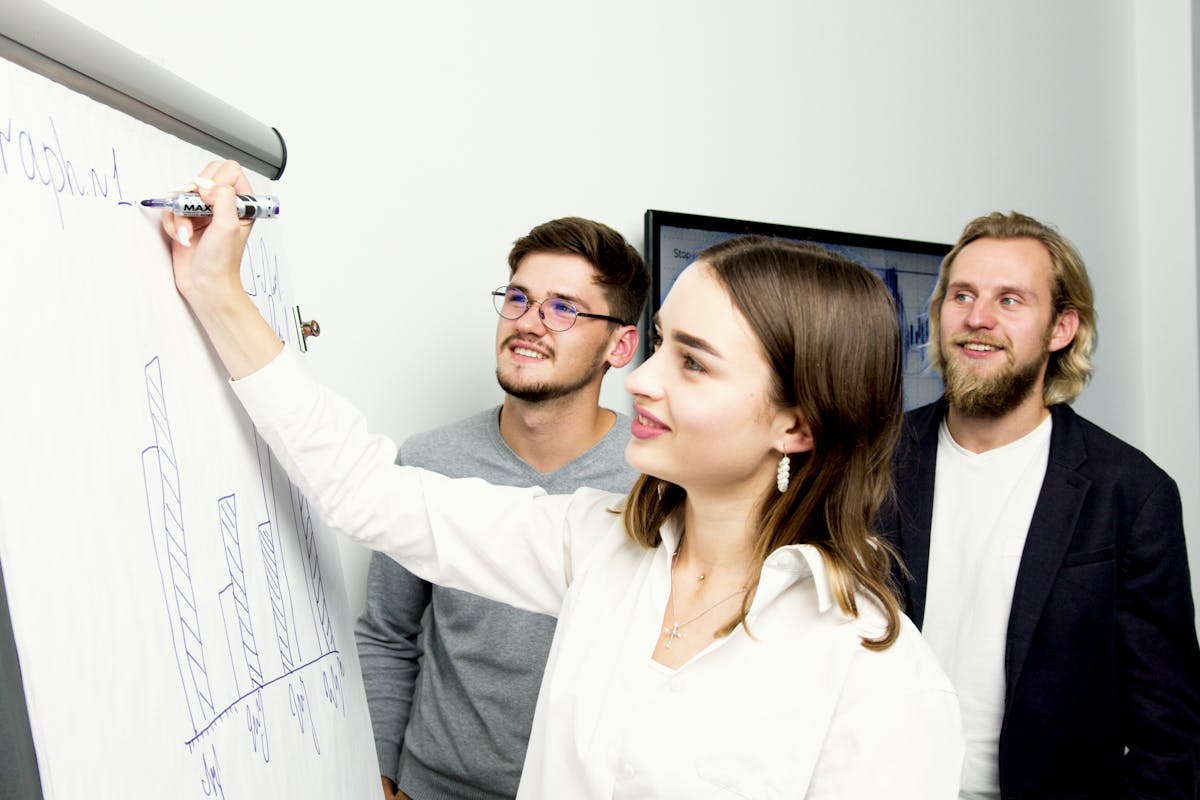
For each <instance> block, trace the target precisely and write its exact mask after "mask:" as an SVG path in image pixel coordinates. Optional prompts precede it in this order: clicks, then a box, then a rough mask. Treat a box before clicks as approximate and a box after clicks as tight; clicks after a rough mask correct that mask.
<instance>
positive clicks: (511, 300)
mask: <svg viewBox="0 0 1200 800" xmlns="http://www.w3.org/2000/svg"><path fill="white" fill-rule="evenodd" d="M492 301H493V302H494V303H495V304H496V311H497V312H498V313H499V314H500V316H502V317H504V318H505V319H517V318H518V317H520V316H521V315H522V314H524V313H525V309H527V308H529V301H528V300H527V299H526V297H525V293H524V292H521V291H519V290H517V289H505V288H501V289H497V290H496V291H494V292H492Z"/></svg>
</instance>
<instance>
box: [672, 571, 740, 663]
mask: <svg viewBox="0 0 1200 800" xmlns="http://www.w3.org/2000/svg"><path fill="white" fill-rule="evenodd" d="M678 560H679V551H678V550H676V551H675V552H674V554H672V556H671V598H670V601H669V602H670V606H671V627H669V628H663V633H665V634H666V635H667V642H666V644H665V645H664V646H665V647H666V648H667V649H668V650H670V649H671V642H672V641H674V640H675V639H682V638H683V634H682V633H680V632H679V629H680V628H682V627H683V626H684V625H691V624H692V623H693V622H695V621H696V620H698V619H700V618H701V617H703V616H704V615H705V614H707V613H708V612H710V611H712V610H713V609H714V608H716V607H717V606H719V605H721V604H722V603H727V602H729V601H730V600H732V599H733V598H735V597H737V596H738V595H739V594H745V593H746V587H745V586H743V587H741V588H739V589H738V590H737V591H735V592H734V593H733V594H729V595H726V596H725V597H722V598H721V599H720V600H718V601H717V602H715V603H713V604H712V605H711V606H709V607H708V608H706V609H704V610H703V611H701V612H700V613H699V614H697V615H696V616H694V617H692V618H691V619H686V620H684V621H683V622H680V621H679V620H678V619H677V618H676V617H675V562H676V561H678ZM700 580H704V577H703V576H701V578H700Z"/></svg>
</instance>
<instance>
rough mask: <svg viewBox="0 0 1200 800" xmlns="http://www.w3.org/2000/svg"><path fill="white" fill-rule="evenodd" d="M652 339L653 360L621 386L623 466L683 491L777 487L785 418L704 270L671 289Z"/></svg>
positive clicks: (732, 312) (740, 326) (696, 269)
mask: <svg viewBox="0 0 1200 800" xmlns="http://www.w3.org/2000/svg"><path fill="white" fill-rule="evenodd" d="M654 336H655V342H656V346H655V351H654V354H653V355H652V356H651V357H650V358H649V359H647V360H646V362H645V363H643V364H642V365H641V366H639V367H638V368H637V369H636V370H634V371H633V372H632V373H631V374H630V375H629V377H628V378H627V379H626V381H625V388H626V389H627V390H628V391H629V393H630V394H631V395H633V404H634V422H633V425H632V431H633V438H632V439H631V440H630V443H629V445H628V447H627V449H626V457H627V458H628V460H629V463H630V464H632V465H633V466H634V468H636V469H638V470H640V471H642V472H645V473H647V474H649V475H653V476H655V477H658V478H662V479H664V480H667V481H670V482H672V483H675V484H678V485H679V486H682V487H683V488H685V489H687V490H688V492H689V493H692V492H695V491H697V490H704V491H707V492H712V491H717V492H720V493H735V494H738V495H742V493H743V492H746V491H750V492H753V493H761V492H762V491H765V490H766V489H767V488H768V487H771V486H773V485H774V476H775V469H776V464H777V462H778V459H779V452H778V448H779V447H780V443H781V438H780V432H781V430H783V429H786V427H787V426H788V424H789V423H788V421H787V419H786V418H787V416H788V415H787V414H786V413H785V412H784V411H783V410H781V409H778V408H777V407H776V405H775V403H774V402H773V401H772V400H771V397H770V387H771V380H772V375H771V371H770V367H769V366H768V364H767V361H766V358H765V357H764V355H763V352H762V347H761V345H760V344H759V342H758V340H757V338H756V337H755V335H754V333H753V332H752V330H751V328H750V326H749V325H748V324H747V322H746V319H745V317H744V316H743V315H742V313H741V312H740V311H739V310H738V309H737V308H736V307H735V306H734V304H733V301H732V299H731V298H730V296H729V294H728V292H727V291H726V290H725V288H724V286H722V285H721V284H720V283H719V282H718V280H717V279H716V278H715V277H714V276H713V274H712V271H711V269H710V268H709V267H708V266H707V265H706V264H705V263H704V262H702V261H698V262H696V263H694V264H692V265H691V266H689V267H688V268H687V269H685V270H684V271H683V273H682V274H681V275H680V276H679V278H678V279H677V280H676V281H675V284H674V286H672V288H671V291H670V293H669V294H668V295H667V298H666V300H665V301H664V302H663V305H662V308H661V310H660V311H659V313H658V315H657V318H656V320H655V333H654ZM781 425H782V426H783V427H782V428H781V427H780V426H781Z"/></svg>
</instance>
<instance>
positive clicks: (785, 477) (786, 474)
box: [775, 453, 792, 494]
mask: <svg viewBox="0 0 1200 800" xmlns="http://www.w3.org/2000/svg"><path fill="white" fill-rule="evenodd" d="M791 480H792V460H791V459H790V458H788V454H787V453H784V454H783V458H781V459H779V469H777V470H776V471H775V485H776V486H778V487H779V493H780V494H783V493H784V492H786V491H787V488H788V483H789V482H791Z"/></svg>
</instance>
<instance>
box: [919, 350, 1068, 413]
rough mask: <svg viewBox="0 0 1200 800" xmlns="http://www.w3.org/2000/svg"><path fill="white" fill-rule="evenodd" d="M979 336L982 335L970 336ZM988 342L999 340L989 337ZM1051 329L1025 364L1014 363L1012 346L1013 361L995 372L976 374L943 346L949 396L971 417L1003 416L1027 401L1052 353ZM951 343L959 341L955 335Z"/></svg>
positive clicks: (942, 367)
mask: <svg viewBox="0 0 1200 800" xmlns="http://www.w3.org/2000/svg"><path fill="white" fill-rule="evenodd" d="M969 338H970V339H972V340H979V338H980V337H978V336H971V337H969ZM983 341H984V343H986V344H993V345H995V344H997V343H996V342H994V341H989V340H987V339H984V340H983ZM1049 344H1050V330H1049V329H1047V331H1046V337H1045V341H1044V342H1043V344H1042V352H1041V353H1040V354H1039V355H1038V356H1036V357H1034V358H1031V359H1030V360H1029V361H1026V362H1025V363H1023V364H1013V363H1011V353H1012V350H1011V349H1007V348H1006V349H1005V352H1006V354H1008V356H1009V359H1010V363H1008V364H1007V365H1005V367H1004V368H1003V369H1001V370H1000V371H998V372H996V373H995V374H993V375H976V374H974V373H973V372H972V371H971V370H970V369H968V368H966V367H964V366H963V364H962V363H961V362H960V361H958V360H955V359H951V358H949V357H947V355H946V350H947V348H946V346H943V347H942V350H941V362H942V363H941V373H942V380H943V382H944V383H945V385H946V400H947V401H948V402H949V403H950V405H952V406H954V407H955V408H957V409H958V410H959V411H961V412H962V413H964V414H966V415H967V416H971V417H993V418H995V417H1002V416H1004V415H1005V414H1007V413H1008V412H1009V411H1012V410H1013V409H1014V408H1016V407H1017V406H1019V405H1020V404H1021V403H1023V402H1024V401H1025V400H1026V399H1028V398H1029V395H1030V394H1032V392H1033V390H1034V387H1036V386H1037V383H1038V379H1039V378H1040V377H1041V375H1042V369H1043V368H1044V367H1045V365H1046V362H1047V360H1048V359H1049V357H1050V351H1049ZM949 346H950V347H957V346H958V344H957V343H956V342H955V341H954V340H953V339H952V340H951V342H950V345H949Z"/></svg>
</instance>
